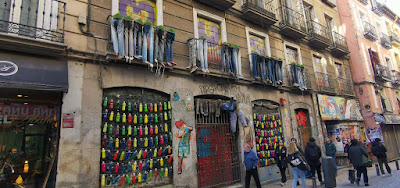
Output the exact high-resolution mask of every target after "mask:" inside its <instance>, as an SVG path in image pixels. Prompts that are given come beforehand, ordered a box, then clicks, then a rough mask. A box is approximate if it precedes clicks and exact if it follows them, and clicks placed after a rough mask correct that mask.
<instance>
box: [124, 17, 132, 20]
mask: <svg viewBox="0 0 400 188" xmlns="http://www.w3.org/2000/svg"><path fill="white" fill-rule="evenodd" d="M124 19H125V20H127V21H132V20H133V18H132V17H130V16H126V17H125V18H124Z"/></svg>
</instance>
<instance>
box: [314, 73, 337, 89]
mask: <svg viewBox="0 0 400 188" xmlns="http://www.w3.org/2000/svg"><path fill="white" fill-rule="evenodd" d="M314 74H315V80H316V83H317V90H318V91H319V92H324V93H332V94H334V93H335V86H334V81H333V78H332V76H330V75H328V74H325V73H321V72H315V73H314Z"/></svg>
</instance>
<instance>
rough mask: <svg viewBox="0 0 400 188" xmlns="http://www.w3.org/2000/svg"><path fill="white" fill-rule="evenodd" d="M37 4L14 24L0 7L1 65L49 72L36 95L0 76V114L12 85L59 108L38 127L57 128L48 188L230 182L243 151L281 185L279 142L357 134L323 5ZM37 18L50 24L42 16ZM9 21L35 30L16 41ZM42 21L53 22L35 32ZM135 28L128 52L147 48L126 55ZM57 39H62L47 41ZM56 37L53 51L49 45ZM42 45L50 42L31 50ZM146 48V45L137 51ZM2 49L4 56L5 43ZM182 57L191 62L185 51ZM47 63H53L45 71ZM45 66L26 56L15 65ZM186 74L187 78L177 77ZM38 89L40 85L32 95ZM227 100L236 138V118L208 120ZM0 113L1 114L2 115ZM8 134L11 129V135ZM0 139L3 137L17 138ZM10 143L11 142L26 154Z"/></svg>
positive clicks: (147, 0)
mask: <svg viewBox="0 0 400 188" xmlns="http://www.w3.org/2000/svg"><path fill="white" fill-rule="evenodd" d="M47 1H48V0H46V1H45V2H44V3H45V4H43V6H41V5H40V6H38V8H37V9H38V11H32V10H34V9H35V7H36V5H32V6H30V9H29V11H27V12H23V15H24V16H22V17H21V18H20V19H16V20H14V17H15V15H16V13H15V12H17V13H20V12H19V9H18V10H17V9H16V10H17V11H12V9H14V8H11V9H10V8H9V7H11V6H9V5H11V4H7V3H6V9H0V10H2V11H3V12H0V13H1V14H0V15H10V16H8V17H7V18H5V17H4V18H2V19H1V20H6V24H5V25H4V24H0V29H1V28H3V29H2V30H0V32H1V35H0V37H1V38H0V39H1V40H0V41H1V45H0V46H1V47H2V48H3V49H4V48H6V49H7V50H8V51H5V52H4V54H7V56H10V57H11V56H12V55H13V54H14V53H17V55H19V56H24V57H21V58H20V59H21V60H19V59H15V60H14V59H11V58H4V57H7V56H4V57H3V55H2V56H1V57H0V62H1V61H13V62H14V63H15V64H17V65H18V66H19V67H20V71H22V70H23V68H24V67H23V65H22V62H26V61H27V60H29V59H33V58H39V57H40V58H44V57H45V56H50V57H51V60H52V61H54V62H49V64H46V66H45V65H43V66H42V67H40V70H46V71H53V72H54V73H52V74H49V75H51V76H52V77H51V78H46V77H39V76H37V75H34V78H35V79H38V78H40V79H42V80H41V82H39V83H37V84H38V85H40V87H38V86H33V87H32V86H31V85H30V82H28V81H34V79H33V78H27V79H23V78H20V77H0V84H2V85H0V86H1V87H2V90H3V88H7V89H4V90H7V91H8V92H7V95H5V96H3V92H1V95H0V99H2V100H3V98H5V99H4V101H5V102H2V101H0V104H1V105H3V106H6V105H13V104H14V102H8V101H13V100H14V99H13V98H18V96H17V95H19V93H15V92H19V91H20V90H14V89H11V88H14V87H17V86H18V85H16V84H15V83H16V82H18V81H20V82H22V83H28V84H29V85H27V84H25V85H20V86H18V87H19V88H22V89H39V90H46V92H35V91H33V90H27V91H26V90H22V91H26V92H28V93H32V95H33V94H35V96H38V97H39V99H40V98H44V99H46V100H47V101H51V102H52V104H54V105H48V106H49V107H52V108H55V109H57V110H58V111H55V112H54V113H55V115H56V117H55V121H56V122H57V123H56V124H55V125H57V126H55V125H54V124H53V125H51V124H49V125H48V126H49V131H50V130H56V131H55V132H56V133H58V131H59V136H58V134H56V137H55V138H52V139H50V141H51V143H53V141H54V140H55V141H56V142H57V141H58V140H59V141H58V143H59V144H58V145H57V143H56V146H57V147H56V149H58V155H55V156H57V158H56V161H55V163H54V168H53V171H52V173H51V176H50V177H51V178H50V180H51V181H52V186H54V185H55V186H57V187H99V186H100V185H102V184H107V185H108V184H112V185H116V184H120V183H121V182H122V184H135V185H141V186H156V185H167V184H173V185H175V186H190V187H205V186H224V185H231V184H243V183H244V174H245V173H244V172H245V169H244V168H243V165H242V161H243V149H242V148H243V147H242V145H243V144H244V143H249V144H251V145H253V146H254V150H255V151H256V152H257V155H259V156H260V158H261V162H260V167H259V173H260V179H261V181H262V182H265V183H268V182H270V181H274V180H278V179H280V177H279V174H278V172H279V169H278V168H277V166H276V164H274V159H273V158H274V152H273V151H274V148H275V147H276V143H277V141H278V140H279V139H284V140H285V142H286V143H289V140H290V138H293V137H294V138H297V139H298V140H299V144H300V146H301V147H303V148H305V146H306V144H307V142H308V139H309V138H310V137H311V136H312V137H315V138H316V140H317V142H318V144H319V145H323V142H324V136H326V135H327V134H330V133H331V132H328V131H327V130H331V128H330V127H331V126H336V127H339V128H342V130H344V132H343V133H341V134H342V135H344V134H347V133H349V134H350V133H352V130H353V131H354V130H355V129H354V128H350V126H353V127H357V126H358V128H359V129H361V124H360V123H359V121H360V120H361V119H359V118H358V116H357V110H358V107H357V99H356V98H355V96H354V92H353V87H352V85H353V84H352V79H351V75H350V74H349V70H350V68H349V63H348V53H349V50H348V48H347V44H346V40H345V37H344V36H343V35H344V29H345V28H344V26H343V25H342V24H341V22H340V19H339V15H338V8H337V7H336V2H335V1H334V0H322V1H319V0H309V1H301V0H282V1H279V0H271V1H269V0H265V1H264V0H243V1H238V0H215V1H205V0H196V1H191V0H181V1H174V0H164V1H163V0H141V1H138V0H106V1H89V2H90V3H89V4H87V3H85V2H82V1H74V0H72V1H68V6H67V8H66V9H63V8H62V6H61V5H59V6H55V5H54V3H49V2H47ZM39 2H42V1H39ZM57 2H58V1H57ZM34 4H35V3H34ZM39 4H40V3H39ZM51 5H53V6H51ZM21 6H22V5H21ZM12 7H13V6H12ZM16 7H18V6H16ZM23 7H26V6H25V5H24V6H23ZM28 7H29V6H28ZM42 9H45V10H49V11H50V12H51V13H52V14H49V15H48V16H49V17H48V18H47V17H46V18H44V19H43V18H42V14H41V13H42V11H41V10H42ZM4 10H5V11H4ZM8 10H11V11H8ZM87 10H90V12H88V13H87ZM56 12H57V13H56ZM117 13H120V14H121V15H122V16H123V17H125V16H130V17H132V18H133V19H137V18H140V19H141V20H142V21H143V22H147V21H148V22H147V23H145V26H143V25H141V24H140V23H139V21H136V22H132V21H130V20H129V18H127V20H126V21H122V20H120V19H119V18H118V16H117V15H116V14H117ZM55 15H56V16H55ZM64 15H65V16H64ZM111 15H114V17H112V16H111ZM13 16H14V17H13ZM45 16H47V14H45ZM9 18H10V19H11V20H10V19H9ZM33 18H34V20H35V21H33V20H32V19H33ZM7 20H9V21H7ZM20 20H27V22H29V23H30V22H35V23H36V25H35V24H34V25H35V26H34V28H35V29H33V28H32V29H27V30H28V31H27V33H30V34H25V36H26V38H21V37H18V35H22V34H23V32H22V31H25V30H22V29H21V28H24V27H25V25H26V23H24V25H20V26H19V27H17V28H19V29H16V28H15V24H13V23H10V24H9V23H8V22H17V23H20V22H19V21H20ZM40 20H42V22H41V23H40ZM52 20H56V22H57V23H58V25H53V24H50V23H49V24H48V26H47V25H46V24H47V22H51V23H53V22H52ZM3 22H4V21H3ZM0 23H1V22H0ZM44 23H46V24H44ZM146 24H152V25H156V26H163V27H151V26H148V25H146ZM123 25H125V26H123ZM42 27H43V28H47V30H45V31H46V32H40V31H42V30H43V29H42V30H41V29H40V28H42ZM138 28H144V32H145V34H146V35H145V36H148V40H143V41H142V42H141V43H140V44H144V45H146V47H144V48H143V47H142V46H141V45H140V46H139V45H138V44H137V45H138V46H137V47H138V49H135V48H132V46H134V45H132V44H135V42H138V41H141V40H142V39H141V37H138V38H134V37H136V36H137V35H136V34H137V33H136V32H133V31H137V30H136V29H138ZM162 28H165V30H166V31H163V30H162ZM57 29H58V30H61V31H62V32H61V33H62V35H61V34H59V33H52V32H53V31H55V30H57ZM170 29H173V31H171V30H170ZM346 29H347V28H346ZM50 31H51V32H50ZM32 32H33V33H32ZM48 32H50V34H49V35H45V36H43V37H42V33H48ZM153 34H154V35H153ZM59 36H62V40H57V41H54V40H56V39H57V37H59ZM140 36H143V35H140ZM160 36H161V38H160ZM153 37H154V38H153ZM9 38H13V39H14V38H15V41H10V40H9ZM28 38H29V39H28ZM146 38H147V37H146ZM64 39H65V40H64ZM113 39H114V40H113ZM119 39H120V40H119ZM204 39H205V40H206V41H205V40H204ZM21 40H27V41H30V42H29V43H27V42H24V43H21V42H20V41H21ZM46 40H47V41H51V42H47V43H45V44H42V43H44V42H43V41H46ZM153 40H154V41H156V42H155V43H151V42H150V43H148V42H149V41H153ZM118 42H120V43H119V45H118ZM130 42H132V44H130ZM10 43H11V44H13V46H14V47H12V48H10V47H9V46H7V45H8V44H10ZM28 44H29V45H30V46H29V45H28ZM160 45H161V46H163V48H159V46H160ZM205 45H206V46H207V48H204V46H205ZM31 46H33V47H31ZM67 46H68V47H67ZM147 46H149V47H147ZM139 48H140V50H139ZM152 48H153V49H154V50H155V49H157V51H158V52H160V53H157V55H156V56H152V55H155V54H152V55H149V58H152V59H151V60H150V59H147V60H148V61H149V63H148V64H146V63H143V62H142V60H143V58H147V55H148V54H146V55H144V54H145V53H142V52H141V50H145V51H146V52H147V51H148V50H151V49H152ZM28 49H33V50H28ZM122 49H125V50H124V51H121V50H122ZM193 49H197V52H195V53H191V52H193ZM162 50H165V51H164V52H163V51H162ZM123 52H127V53H126V54H123ZM1 53H2V54H3V51H2V52H1ZM33 54H39V55H38V56H39V57H36V55H33ZM118 55H119V56H120V57H118ZM138 55H142V57H141V58H139V56H138ZM158 55H160V56H158ZM26 56H28V57H26ZM195 56H197V57H195ZM271 56H273V57H274V58H271ZM54 57H57V58H54ZM172 58H173V61H172ZM49 59H50V58H49ZM55 59H56V60H58V59H62V60H63V61H60V62H58V63H57V62H56V61H55ZM153 59H157V60H158V61H157V62H155V61H154V62H153V61H152V60H153ZM192 60H194V61H192ZM205 60H207V63H206V61H205ZM20 61H21V66H20V65H19V64H18V62H20ZM47 61H50V60H41V59H36V60H35V62H33V61H32V63H30V64H29V66H28V65H27V67H26V68H27V69H28V68H29V67H30V66H32V65H40V64H41V63H45V62H47ZM66 61H67V63H66ZM165 61H168V63H166V62H165ZM161 62H164V63H163V64H162V65H161ZM189 62H190V63H189ZM151 63H153V66H151V65H150V64H151ZM174 63H176V66H174ZM58 64H62V65H64V67H58V66H57V65H58ZM202 64H203V65H204V66H203V67H200V66H201V65H202ZM205 64H208V70H207V67H206V66H205ZM66 65H68V66H67V68H68V79H67V78H66V73H67V70H66ZM193 65H197V66H199V67H200V68H198V69H197V70H194V69H190V68H191V67H190V66H193ZM272 65H275V67H274V68H272ZM1 66H2V64H0V68H1ZM164 66H165V68H164ZM171 66H172V67H171ZM188 66H189V67H188ZM33 67H35V66H33ZM186 67H188V68H189V69H188V68H186ZM63 68H64V69H63ZM202 68H204V69H202ZM191 70H193V71H192V72H191ZM55 71H58V72H55ZM260 72H261V73H264V74H261V73H260ZM34 73H35V72H33V71H32V72H29V74H26V75H30V74H34ZM15 75H18V73H16V74H15ZM18 76H19V75H18ZM18 79H21V80H18ZM45 81H46V82H45ZM67 81H68V82H67ZM53 82H54V83H53ZM35 83H36V82H35ZM67 83H68V84H67ZM46 84H47V86H48V87H44V85H46ZM48 90H54V91H57V92H55V93H52V92H49V91H48ZM65 91H67V92H66V93H62V92H65ZM48 93H49V94H48ZM16 96H17V97H16ZM231 97H233V98H234V99H235V100H236V101H235V103H236V104H237V106H238V108H239V109H240V110H241V111H242V112H243V113H244V116H245V117H246V118H247V119H248V121H247V124H248V125H249V126H250V127H251V129H250V132H249V130H248V129H246V130H244V128H243V127H242V122H241V121H239V120H238V121H239V122H240V123H238V124H237V126H236V127H231V123H232V121H235V120H236V119H234V118H231V117H230V114H231V113H229V112H227V111H219V110H218V109H219V106H220V105H221V103H229V102H230V101H229V100H230V98H231ZM328 98H329V99H328ZM25 100H26V99H24V100H22V101H21V99H18V100H16V103H21V102H22V104H23V102H24V101H25ZM332 100H335V101H332ZM39 101H40V100H35V101H33V102H32V103H34V102H39ZM318 101H320V102H318ZM39 104H41V103H39ZM46 104H47V103H46ZM324 105H325V106H324ZM335 105H336V106H335ZM349 106H351V107H349ZM346 107H348V108H346ZM8 108H13V107H12V106H11V107H8ZM1 109H2V111H0V112H1V114H0V115H5V113H6V111H5V110H4V108H1ZM326 109H327V110H326ZM345 109H346V110H345ZM347 109H349V110H347ZM49 111H50V109H49ZM318 111H320V112H323V113H320V114H319V113H318ZM45 112H46V111H44V112H43V114H46V113H45ZM7 113H10V112H9V110H8V112H7ZM12 113H14V112H13V109H11V114H12ZM61 114H62V115H61ZM335 114H336V115H335ZM7 115H8V114H7ZM321 116H322V118H321ZM61 117H62V118H61ZM240 117H242V116H240ZM42 118H48V117H42ZM331 120H337V121H331ZM345 120H346V121H348V120H351V121H352V122H350V123H344V121H345ZM71 121H72V124H71ZM7 122H9V121H8V120H7ZM18 123H19V121H14V122H13V126H16V125H17V124H18ZM0 125H1V126H3V125H4V123H3V124H0ZM68 125H70V126H68ZM71 125H72V126H71ZM11 127H12V126H11ZM27 127H29V124H28V126H27ZM50 128H53V129H50ZM346 128H347V129H346ZM231 129H233V130H235V131H236V132H235V133H233V131H231ZM0 130H1V131H2V132H1V133H2V134H3V132H5V133H10V132H18V131H19V132H21V130H17V129H12V130H11V129H0ZM3 130H5V131H3ZM49 131H48V132H49ZM346 131H347V133H346ZM51 133H52V132H49V133H47V134H50V135H53V134H51ZM250 135H251V136H250ZM335 135H336V134H335ZM356 136H358V137H359V136H360V135H356ZM251 137H253V138H254V139H253V140H252V139H251ZM18 139H19V140H18V143H22V145H24V144H25V145H26V143H28V141H27V140H26V139H21V138H19V137H18ZM47 140H48V139H47V138H46V141H44V142H47ZM0 141H1V140H0ZM7 144H9V143H4V142H2V145H7ZM338 144H340V142H338ZM11 147H12V148H8V146H7V147H6V149H7V150H6V151H7V152H9V151H10V149H14V148H15V150H16V151H24V150H23V149H21V147H22V146H21V147H16V146H11ZM41 148H42V149H43V151H46V152H44V155H46V156H47V155H49V152H50V153H51V152H52V151H53V150H52V149H53V148H51V147H49V145H46V146H43V147H41ZM38 149H39V151H40V148H38ZM47 150H49V151H47ZM339 153H340V152H339ZM44 155H43V156H44ZM338 155H340V154H338ZM33 156H37V155H33ZM51 156H53V155H51ZM45 159H48V158H45ZM24 160H25V158H24V159H20V161H18V162H15V161H10V163H12V164H13V165H15V166H18V170H16V172H15V173H14V174H12V175H10V176H7V179H6V181H7V183H8V184H10V183H12V182H15V180H16V178H17V177H18V176H17V175H19V174H22V178H23V179H24V180H25V179H26V177H27V176H26V175H27V174H26V173H22V172H21V170H23V163H21V161H24ZM28 160H29V167H30V168H32V169H31V170H28V171H29V172H32V170H33V169H36V167H35V168H33V164H32V163H35V164H36V163H39V162H41V163H42V164H43V165H42V166H43V168H42V171H41V172H43V173H41V175H42V176H44V175H45V170H43V169H45V168H46V166H47V165H49V164H51V162H49V161H46V162H44V161H40V160H39V159H36V158H33V159H28ZM31 160H33V161H35V162H32V161H31ZM43 160H44V159H43ZM37 161H39V162H37ZM50 161H51V160H50ZM55 174H57V176H55ZM37 177H38V176H37ZM150 177H151V178H150ZM133 178H134V179H133ZM54 179H55V181H56V183H54ZM154 179H157V180H154ZM26 181H27V183H33V182H29V180H26ZM39 182H42V181H39Z"/></svg>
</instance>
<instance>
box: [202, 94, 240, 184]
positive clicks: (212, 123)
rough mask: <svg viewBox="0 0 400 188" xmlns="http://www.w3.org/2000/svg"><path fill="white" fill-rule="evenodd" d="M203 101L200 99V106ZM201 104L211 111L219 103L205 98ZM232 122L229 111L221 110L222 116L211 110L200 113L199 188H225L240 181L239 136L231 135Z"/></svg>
mask: <svg viewBox="0 0 400 188" xmlns="http://www.w3.org/2000/svg"><path fill="white" fill-rule="evenodd" d="M199 102H200V101H199V99H197V100H196V105H197V104H198V103H199ZM201 102H202V103H203V104H204V105H205V107H204V105H203V108H209V107H211V106H212V104H213V103H214V104H215V103H216V102H217V101H216V100H212V99H210V100H208V99H207V100H204V99H201ZM224 102H228V101H224ZM209 109H210V108H209ZM229 119H230V118H229V112H227V111H221V113H220V116H219V117H217V115H216V113H215V112H211V110H210V111H209V113H208V115H204V114H202V113H199V114H197V113H196V129H197V160H198V162H197V174H198V182H199V187H221V186H224V185H229V184H233V183H236V182H240V178H241V173H240V159H239V149H238V144H237V134H235V133H232V132H231V128H230V120H229ZM236 133H238V131H237V132H236Z"/></svg>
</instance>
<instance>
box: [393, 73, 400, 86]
mask: <svg viewBox="0 0 400 188" xmlns="http://www.w3.org/2000/svg"><path fill="white" fill-rule="evenodd" d="M391 74H392V84H394V85H400V72H398V71H395V70H392V71H391Z"/></svg>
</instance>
